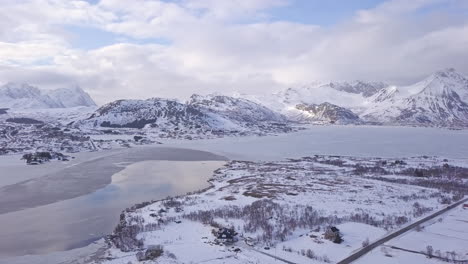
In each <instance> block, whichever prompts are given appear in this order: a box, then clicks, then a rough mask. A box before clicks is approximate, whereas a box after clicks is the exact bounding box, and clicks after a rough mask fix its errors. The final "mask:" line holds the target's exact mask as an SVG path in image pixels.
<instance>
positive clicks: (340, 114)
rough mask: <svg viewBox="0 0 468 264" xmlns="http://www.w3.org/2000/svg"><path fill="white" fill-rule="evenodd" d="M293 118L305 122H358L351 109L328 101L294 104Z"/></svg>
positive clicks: (357, 117)
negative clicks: (294, 113)
mask: <svg viewBox="0 0 468 264" xmlns="http://www.w3.org/2000/svg"><path fill="white" fill-rule="evenodd" d="M295 109H296V113H297V115H296V116H294V119H295V120H298V121H305V122H316V121H319V122H327V123H334V124H343V125H345V124H356V123H360V119H359V116H358V115H356V114H355V113H353V112H352V111H351V110H349V109H346V108H344V107H339V106H337V105H334V104H330V103H327V102H325V103H322V104H298V105H296V108H295Z"/></svg>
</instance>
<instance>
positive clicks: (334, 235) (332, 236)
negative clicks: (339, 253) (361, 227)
mask: <svg viewBox="0 0 468 264" xmlns="http://www.w3.org/2000/svg"><path fill="white" fill-rule="evenodd" d="M323 236H324V238H325V239H328V240H330V241H332V242H333V243H336V244H340V243H341V242H343V237H342V236H341V233H340V230H339V229H338V228H337V227H335V226H329V227H328V228H327V230H326V231H325V233H324V234H323Z"/></svg>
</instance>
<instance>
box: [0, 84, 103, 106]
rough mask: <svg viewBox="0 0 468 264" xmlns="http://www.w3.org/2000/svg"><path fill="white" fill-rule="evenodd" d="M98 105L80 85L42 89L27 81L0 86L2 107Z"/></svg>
mask: <svg viewBox="0 0 468 264" xmlns="http://www.w3.org/2000/svg"><path fill="white" fill-rule="evenodd" d="M76 106H96V104H95V103H94V101H93V100H92V99H91V97H90V96H89V95H88V94H87V93H86V92H85V91H83V89H81V88H80V87H79V86H73V87H70V88H60V89H55V90H41V89H39V88H37V87H35V86H32V85H30V84H27V83H14V82H9V83H7V84H5V85H3V86H0V107H8V108H23V109H41V108H67V107H76Z"/></svg>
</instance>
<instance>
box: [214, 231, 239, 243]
mask: <svg viewBox="0 0 468 264" xmlns="http://www.w3.org/2000/svg"><path fill="white" fill-rule="evenodd" d="M214 235H215V236H216V239H217V240H219V241H220V242H223V243H234V242H236V241H237V240H238V239H237V232H236V231H235V230H234V228H225V227H223V228H220V229H218V230H217V231H216V232H214Z"/></svg>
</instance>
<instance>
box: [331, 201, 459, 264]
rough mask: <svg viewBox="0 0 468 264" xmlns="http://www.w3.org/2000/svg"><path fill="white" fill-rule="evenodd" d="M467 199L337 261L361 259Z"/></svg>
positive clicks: (343, 263) (342, 262) (343, 262)
mask: <svg viewBox="0 0 468 264" xmlns="http://www.w3.org/2000/svg"><path fill="white" fill-rule="evenodd" d="M467 201H468V198H465V199H462V200H460V201H458V202H456V203H453V204H451V205H449V206H447V207H445V208H444V209H442V210H439V211H437V212H435V213H433V214H431V215H429V216H426V217H424V218H423V219H420V220H418V221H416V222H414V223H412V224H410V225H408V226H406V227H404V228H402V229H400V230H397V231H395V232H393V233H391V234H389V235H387V236H385V237H383V238H381V239H379V240H377V241H375V242H372V243H370V244H369V245H368V246H367V247H364V248H362V249H360V250H359V251H357V252H355V253H353V254H351V255H350V256H348V257H347V258H345V259H343V260H341V261H339V262H337V264H348V263H351V262H353V261H355V260H357V259H359V258H360V257H362V256H364V255H365V254H367V253H369V252H370V251H372V250H373V249H374V248H376V247H378V246H380V245H382V244H383V243H386V242H388V241H389V240H391V239H393V238H395V237H397V236H399V235H402V234H403V233H406V232H408V231H409V230H411V229H413V228H415V227H416V226H418V225H420V224H422V223H424V222H427V221H429V220H431V219H433V218H435V217H437V216H439V215H441V214H443V213H446V212H448V211H450V210H452V209H453V208H455V207H457V206H459V205H461V204H462V203H465V202H467Z"/></svg>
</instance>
